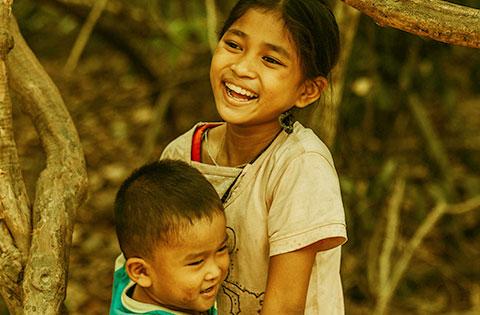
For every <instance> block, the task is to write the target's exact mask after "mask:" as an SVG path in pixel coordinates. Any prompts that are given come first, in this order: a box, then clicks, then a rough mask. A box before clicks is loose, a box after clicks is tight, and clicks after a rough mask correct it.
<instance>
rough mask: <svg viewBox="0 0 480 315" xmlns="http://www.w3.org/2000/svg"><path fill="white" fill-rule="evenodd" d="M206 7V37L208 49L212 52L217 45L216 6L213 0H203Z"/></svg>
mask: <svg viewBox="0 0 480 315" xmlns="http://www.w3.org/2000/svg"><path fill="white" fill-rule="evenodd" d="M205 7H206V9H207V38H208V45H209V46H210V51H211V52H212V53H213V51H214V50H215V47H216V46H217V23H218V22H217V20H218V18H217V8H216V5H215V0H205Z"/></svg>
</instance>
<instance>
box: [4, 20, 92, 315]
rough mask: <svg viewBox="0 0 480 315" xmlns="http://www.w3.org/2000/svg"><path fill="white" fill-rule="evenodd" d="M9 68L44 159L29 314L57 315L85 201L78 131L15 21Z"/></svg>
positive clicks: (27, 290)
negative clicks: (77, 220) (75, 228)
mask: <svg viewBox="0 0 480 315" xmlns="http://www.w3.org/2000/svg"><path fill="white" fill-rule="evenodd" d="M10 31H11V33H12V34H13V37H14V39H15V45H16V46H15V48H14V49H13V50H12V51H11V53H10V54H9V58H8V62H7V66H8V70H9V71H8V73H9V75H10V82H9V83H10V88H11V90H12V92H14V93H15V94H16V96H17V98H18V100H19V103H20V104H19V105H21V106H22V110H23V111H24V112H25V113H26V114H27V115H29V116H30V118H31V120H32V122H33V124H34V126H35V128H36V130H37V133H38V134H39V137H40V139H41V142H42V145H43V148H44V150H45V153H46V168H45V169H44V170H43V171H42V173H41V174H40V177H39V179H38V181H37V187H36V193H35V196H36V199H35V203H34V208H33V233H32V240H31V247H30V255H29V257H28V261H27V266H26V268H25V277H24V282H23V297H24V310H25V314H29V313H35V314H58V313H59V310H60V306H61V304H62V302H63V300H64V299H65V291H66V279H67V269H68V268H67V266H68V254H69V248H70V244H71V238H72V232H73V224H74V216H75V211H76V209H77V208H78V207H79V206H80V204H81V203H82V202H83V199H84V197H85V195H86V187H87V174H86V167H85V160H84V155H83V151H82V148H81V144H80V140H79V138H78V135H77V132H76V129H75V126H74V125H73V122H72V120H71V118H70V116H69V113H68V111H67V109H66V107H65V104H64V102H63V100H62V97H61V96H60V93H59V91H58V90H57V88H56V86H55V85H54V83H53V82H52V81H51V79H50V77H49V76H48V75H47V73H46V72H45V70H44V69H43V67H42V66H41V65H40V63H39V62H38V60H37V59H36V58H35V56H34V54H33V53H32V51H31V50H30V48H29V47H28V46H27V44H26V43H25V40H24V39H23V37H22V35H21V34H20V31H19V29H18V25H17V23H16V21H15V20H14V19H13V18H12V19H11V23H10Z"/></svg>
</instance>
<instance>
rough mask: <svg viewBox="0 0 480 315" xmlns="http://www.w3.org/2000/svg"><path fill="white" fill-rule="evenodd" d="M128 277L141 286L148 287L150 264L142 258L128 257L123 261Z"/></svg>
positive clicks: (149, 284)
mask: <svg viewBox="0 0 480 315" xmlns="http://www.w3.org/2000/svg"><path fill="white" fill-rule="evenodd" d="M125 270H126V271H127V274H128V277H129V278H130V279H131V280H132V281H133V282H135V283H136V284H138V285H139V286H141V287H144V288H148V287H150V286H151V285H152V278H151V276H150V265H149V264H148V263H147V262H146V261H145V260H144V259H143V258H137V257H133V258H128V259H127V262H126V263H125Z"/></svg>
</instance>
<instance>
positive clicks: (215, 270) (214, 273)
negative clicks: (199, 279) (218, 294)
mask: <svg viewBox="0 0 480 315" xmlns="http://www.w3.org/2000/svg"><path fill="white" fill-rule="evenodd" d="M221 274H222V269H221V268H220V266H219V265H218V264H216V263H215V262H212V263H211V264H210V266H209V267H208V270H207V274H206V275H205V280H215V279H217V278H219V277H220V275H221Z"/></svg>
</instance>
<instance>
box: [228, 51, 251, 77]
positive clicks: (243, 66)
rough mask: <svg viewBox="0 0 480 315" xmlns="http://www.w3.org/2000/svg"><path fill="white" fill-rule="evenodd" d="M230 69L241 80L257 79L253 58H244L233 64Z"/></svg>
mask: <svg viewBox="0 0 480 315" xmlns="http://www.w3.org/2000/svg"><path fill="white" fill-rule="evenodd" d="M230 69H231V70H232V71H233V73H235V75H237V76H238V77H239V78H253V77H255V69H254V63H253V60H251V58H249V57H247V56H244V57H243V58H240V59H239V60H237V61H236V62H234V63H232V65H231V66H230Z"/></svg>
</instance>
